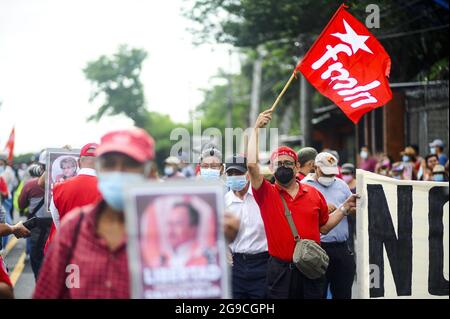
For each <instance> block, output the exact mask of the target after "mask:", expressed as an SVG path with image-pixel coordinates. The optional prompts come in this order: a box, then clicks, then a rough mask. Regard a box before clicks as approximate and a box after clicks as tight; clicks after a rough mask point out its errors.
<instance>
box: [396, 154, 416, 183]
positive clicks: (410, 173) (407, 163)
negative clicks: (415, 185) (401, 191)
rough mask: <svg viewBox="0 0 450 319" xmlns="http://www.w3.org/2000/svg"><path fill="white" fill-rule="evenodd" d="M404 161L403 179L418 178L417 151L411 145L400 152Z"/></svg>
mask: <svg viewBox="0 0 450 319" xmlns="http://www.w3.org/2000/svg"><path fill="white" fill-rule="evenodd" d="M400 155H401V156H402V162H403V179H404V180H415V179H417V170H416V157H417V154H416V151H415V150H414V148H412V147H411V146H407V147H405V149H404V150H403V151H402V152H400Z"/></svg>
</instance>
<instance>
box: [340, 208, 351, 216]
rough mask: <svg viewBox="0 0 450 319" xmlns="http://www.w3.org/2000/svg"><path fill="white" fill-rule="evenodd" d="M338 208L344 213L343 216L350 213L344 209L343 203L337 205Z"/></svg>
mask: <svg viewBox="0 0 450 319" xmlns="http://www.w3.org/2000/svg"><path fill="white" fill-rule="evenodd" d="M339 209H340V210H341V212H342V213H343V214H344V216H348V215H349V214H350V212H349V211H348V209H346V208H345V207H344V205H341V206H339Z"/></svg>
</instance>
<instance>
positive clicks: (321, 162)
mask: <svg viewBox="0 0 450 319" xmlns="http://www.w3.org/2000/svg"><path fill="white" fill-rule="evenodd" d="M314 164H316V166H317V167H319V168H320V170H321V171H322V173H324V174H326V175H337V174H339V169H338V166H337V165H338V160H337V159H336V157H334V156H333V155H332V154H330V153H327V152H322V153H319V154H317V156H316V160H315V163H314Z"/></svg>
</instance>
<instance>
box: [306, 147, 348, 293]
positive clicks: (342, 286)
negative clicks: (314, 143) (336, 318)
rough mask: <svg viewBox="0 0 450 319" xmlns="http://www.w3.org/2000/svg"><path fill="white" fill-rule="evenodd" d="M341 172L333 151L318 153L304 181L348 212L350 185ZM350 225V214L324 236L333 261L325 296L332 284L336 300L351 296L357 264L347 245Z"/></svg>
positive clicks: (324, 246) (321, 238)
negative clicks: (313, 169) (347, 203)
mask: <svg viewBox="0 0 450 319" xmlns="http://www.w3.org/2000/svg"><path fill="white" fill-rule="evenodd" d="M338 174H339V169H338V160H337V158H336V157H335V156H333V155H332V154H330V153H327V152H322V153H319V154H318V155H317V157H316V160H315V173H314V174H311V175H308V176H307V177H306V178H305V179H303V181H302V183H304V184H307V185H310V186H312V187H314V188H316V189H317V190H318V191H319V192H321V193H322V195H323V196H324V197H325V200H326V201H327V203H328V204H329V205H333V206H334V207H339V208H340V209H341V210H342V209H343V212H344V214H345V215H347V214H346V212H345V208H344V206H343V204H344V203H345V201H346V200H347V198H349V196H351V195H352V192H351V191H350V188H349V187H348V185H347V184H346V183H345V182H344V181H343V180H342V179H340V178H337V177H336V176H337V175H338ZM348 239H349V228H348V222H347V216H345V217H344V218H342V219H341V221H340V222H339V223H338V224H337V226H336V227H334V228H333V229H332V230H331V231H330V232H329V233H328V234H325V235H321V237H320V241H321V245H322V248H323V249H325V251H326V252H327V254H328V257H329V258H330V262H329V265H328V269H327V273H326V283H325V285H324V297H326V293H327V288H328V286H330V289H331V293H332V296H333V299H351V297H352V284H353V279H354V277H355V271H356V265H355V259H354V256H353V254H352V253H351V252H350V250H349V247H348V242H347V241H348Z"/></svg>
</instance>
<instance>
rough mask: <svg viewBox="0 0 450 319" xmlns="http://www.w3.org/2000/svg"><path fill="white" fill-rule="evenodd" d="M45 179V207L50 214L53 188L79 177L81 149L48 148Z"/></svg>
mask: <svg viewBox="0 0 450 319" xmlns="http://www.w3.org/2000/svg"><path fill="white" fill-rule="evenodd" d="M46 151H47V163H46V172H47V176H46V179H45V207H46V208H47V212H50V204H51V202H52V194H53V186H54V185H55V184H56V183H60V182H63V181H65V180H66V179H68V178H71V177H74V176H76V175H77V172H78V170H79V167H78V159H79V156H80V150H79V149H73V150H68V149H65V148H48V149H47V150H46Z"/></svg>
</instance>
